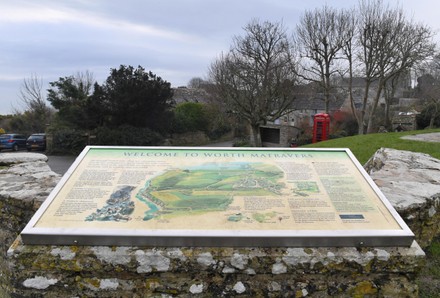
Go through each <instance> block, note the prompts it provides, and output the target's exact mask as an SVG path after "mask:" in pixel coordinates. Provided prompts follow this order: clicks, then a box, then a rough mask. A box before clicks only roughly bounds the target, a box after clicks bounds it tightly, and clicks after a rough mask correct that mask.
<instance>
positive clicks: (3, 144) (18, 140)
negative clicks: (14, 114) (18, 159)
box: [0, 133, 26, 151]
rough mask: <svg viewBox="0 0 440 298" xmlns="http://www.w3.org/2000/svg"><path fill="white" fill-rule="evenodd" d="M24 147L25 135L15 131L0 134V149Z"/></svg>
mask: <svg viewBox="0 0 440 298" xmlns="http://www.w3.org/2000/svg"><path fill="white" fill-rule="evenodd" d="M21 148H23V149H24V148H26V137H25V136H24V135H21V134H17V133H5V134H2V135H0V151H1V150H4V149H12V150H13V151H17V150H18V149H21Z"/></svg>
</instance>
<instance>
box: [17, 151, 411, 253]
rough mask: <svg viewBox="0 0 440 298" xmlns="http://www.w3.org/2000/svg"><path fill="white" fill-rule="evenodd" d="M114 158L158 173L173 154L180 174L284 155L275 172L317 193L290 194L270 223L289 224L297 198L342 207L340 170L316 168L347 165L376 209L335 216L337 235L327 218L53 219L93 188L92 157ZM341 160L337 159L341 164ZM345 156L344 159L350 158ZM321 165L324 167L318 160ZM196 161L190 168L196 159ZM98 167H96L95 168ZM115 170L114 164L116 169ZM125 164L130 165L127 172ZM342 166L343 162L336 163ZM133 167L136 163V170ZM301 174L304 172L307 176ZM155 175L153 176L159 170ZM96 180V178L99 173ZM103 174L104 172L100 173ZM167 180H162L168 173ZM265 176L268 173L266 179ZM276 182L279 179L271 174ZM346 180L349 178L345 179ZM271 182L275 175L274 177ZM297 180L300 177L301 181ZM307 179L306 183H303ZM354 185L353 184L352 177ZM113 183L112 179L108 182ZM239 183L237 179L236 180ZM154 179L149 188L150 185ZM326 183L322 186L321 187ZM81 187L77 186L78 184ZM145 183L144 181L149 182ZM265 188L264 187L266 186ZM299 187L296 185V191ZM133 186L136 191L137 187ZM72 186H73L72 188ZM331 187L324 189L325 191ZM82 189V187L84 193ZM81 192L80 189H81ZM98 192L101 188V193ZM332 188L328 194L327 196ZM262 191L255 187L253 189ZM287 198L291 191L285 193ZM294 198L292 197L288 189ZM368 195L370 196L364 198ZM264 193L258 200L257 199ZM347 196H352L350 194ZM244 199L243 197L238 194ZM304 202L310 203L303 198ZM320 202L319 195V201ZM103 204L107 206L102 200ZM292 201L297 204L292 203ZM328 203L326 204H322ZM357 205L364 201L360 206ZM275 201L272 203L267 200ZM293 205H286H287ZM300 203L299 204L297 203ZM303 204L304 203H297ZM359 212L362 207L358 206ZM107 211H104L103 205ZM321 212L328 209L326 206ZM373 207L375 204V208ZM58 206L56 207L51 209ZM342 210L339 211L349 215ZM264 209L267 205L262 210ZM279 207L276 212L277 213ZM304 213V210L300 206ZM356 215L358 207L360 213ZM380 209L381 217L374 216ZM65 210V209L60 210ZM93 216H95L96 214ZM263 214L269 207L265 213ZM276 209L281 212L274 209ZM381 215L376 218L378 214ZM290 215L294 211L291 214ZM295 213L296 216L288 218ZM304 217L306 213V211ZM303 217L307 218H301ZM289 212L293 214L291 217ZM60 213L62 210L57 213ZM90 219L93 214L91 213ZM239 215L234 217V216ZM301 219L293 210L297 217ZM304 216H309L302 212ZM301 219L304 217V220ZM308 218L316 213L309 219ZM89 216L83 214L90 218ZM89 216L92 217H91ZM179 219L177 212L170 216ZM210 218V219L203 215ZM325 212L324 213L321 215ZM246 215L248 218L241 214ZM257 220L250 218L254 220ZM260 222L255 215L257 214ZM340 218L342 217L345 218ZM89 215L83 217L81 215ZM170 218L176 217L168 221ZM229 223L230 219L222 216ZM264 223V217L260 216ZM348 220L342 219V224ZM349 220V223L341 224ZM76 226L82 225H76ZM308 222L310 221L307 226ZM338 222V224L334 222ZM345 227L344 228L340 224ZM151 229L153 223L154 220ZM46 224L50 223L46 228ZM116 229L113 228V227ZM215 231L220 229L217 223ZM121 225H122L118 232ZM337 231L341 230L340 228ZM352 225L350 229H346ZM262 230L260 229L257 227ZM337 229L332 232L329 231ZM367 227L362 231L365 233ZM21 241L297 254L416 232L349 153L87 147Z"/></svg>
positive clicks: (383, 242)
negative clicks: (243, 221)
mask: <svg viewBox="0 0 440 298" xmlns="http://www.w3.org/2000/svg"><path fill="white" fill-rule="evenodd" d="M112 152H129V153H130V154H132V153H135V155H130V154H129V156H128V157H127V156H125V157H121V158H120V159H118V160H116V161H115V160H114V159H112V158H109V159H108V160H106V159H107V157H104V158H101V159H99V161H98V162H97V163H103V160H105V162H106V164H107V166H110V167H111V166H112V165H111V164H115V162H117V161H121V164H122V165H119V168H118V171H120V172H121V173H124V171H126V170H130V169H129V168H128V167H129V166H130V162H128V161H129V160H130V159H131V158H133V156H136V158H137V157H139V156H142V161H143V162H146V164H144V165H146V166H144V167H143V165H142V164H140V165H139V164H136V167H138V168H137V169H143V170H148V169H146V167H147V168H148V162H150V161H149V160H150V159H153V160H155V162H153V163H150V164H151V167H154V166H156V167H157V164H159V163H160V162H158V161H157V159H155V156H156V157H157V156H158V155H160V154H163V155H165V156H172V154H171V152H172V153H173V154H174V156H177V155H179V156H180V158H176V159H175V160H173V162H172V164H173V168H179V161H181V162H183V163H186V165H185V166H182V167H180V168H181V169H183V168H188V167H190V165H193V164H199V163H203V162H198V161H199V157H200V155H201V154H200V153H205V155H209V156H212V157H213V159H214V160H215V161H218V160H220V161H221V160H222V158H218V156H228V157H229V156H235V157H237V158H235V159H233V160H234V161H233V163H234V162H237V161H238V162H241V160H242V159H246V158H242V157H245V156H247V155H246V154H250V155H252V156H256V158H257V157H258V162H259V163H261V162H263V163H264V162H267V163H268V164H271V163H273V158H274V156H275V157H276V156H282V157H283V159H282V160H281V161H276V162H275V163H276V167H283V171H284V174H283V175H284V178H283V179H284V180H286V179H287V178H286V177H285V176H286V171H291V174H292V177H293V178H292V177H291V178H289V179H290V180H289V179H287V182H288V183H287V184H288V186H289V187H290V188H292V185H294V183H295V181H296V180H295V179H297V180H298V179H299V180H307V179H309V180H310V181H309V182H310V183H309V184H310V185H309V186H312V187H311V188H312V189H311V190H310V189H309V190H307V189H305V190H304V192H307V191H310V192H311V193H309V194H307V193H305V194H304V193H301V192H298V191H297V193H299V195H297V194H296V193H295V194H294V195H291V196H292V198H293V199H291V201H289V203H285V204H284V207H283V208H282V209H277V212H266V213H265V214H266V215H267V214H269V215H267V216H268V218H269V217H270V216H272V217H273V216H275V215H274V214H277V215H279V214H282V215H283V216H284V218H286V220H287V222H289V220H290V222H291V221H292V220H296V219H294V217H295V214H297V216H299V217H301V215H299V213H292V214H290V215H289V214H288V213H289V212H290V211H292V210H294V209H295V207H292V206H290V207H286V206H285V205H289V204H294V205H295V204H296V203H295V202H296V201H295V200H296V199H294V197H298V200H300V201H301V202H307V198H308V197H314V196H318V193H324V195H321V196H324V197H325V198H326V199H325V200H327V201H329V202H330V203H328V202H327V203H325V204H327V205H326V206H327V207H328V208H327V207H326V208H327V209H329V208H330V209H332V208H333V209H334V208H336V207H334V206H333V207H332V206H330V205H331V204H333V203H335V204H339V203H338V194H336V197H334V198H336V199H335V200H334V202H333V201H332V200H329V198H328V197H329V194H328V193H329V192H332V191H333V188H332V187H333V186H331V185H328V184H329V182H328V181H330V183H331V182H332V180H331V179H330V180H328V181H327V182H325V183H327V184H325V183H324V182H322V181H321V180H323V179H321V177H322V176H326V175H329V176H330V177H339V176H341V175H340V174H338V171H337V169H335V172H332V173H330V172H329V171H328V169H331V167H329V168H327V172H325V171H323V173H324V174H326V175H323V173H320V174H319V175H318V176H316V175H317V174H316V171H318V172H319V171H320V170H318V169H319V167H316V168H315V169H314V168H313V167H314V166H316V165H323V166H324V167H328V166H329V165H328V163H327V161H329V162H333V163H335V162H334V161H335V160H340V163H341V167H342V168H344V167H345V168H347V169H349V171H351V172H350V173H351V175H359V177H360V178H359V177H358V178H357V179H356V180H355V182H356V183H357V184H360V185H361V186H360V187H361V188H362V191H361V192H360V196H361V199H363V200H371V202H373V203H372V204H370V203H371V202H370V203H368V204H369V205H370V207H368V208H367V207H366V208H365V210H364V212H361V211H359V210H357V211H354V212H347V211H344V212H339V211H334V213H335V215H336V217H334V221H338V223H335V225H336V228H334V227H333V228H328V227H327V226H329V225H328V223H327V222H326V220H325V218H324V220H322V222H321V219H320V220H317V221H316V222H314V220H311V223H305V224H304V223H298V224H293V225H289V226H287V227H286V226H284V225H283V226H282V228H281V229H280V228H271V225H273V226H276V227H280V225H276V224H274V222H276V220H273V221H272V222H271V219H270V218H269V219H268V220H266V219H267V218H266V217H264V216H266V215H264V216H263V217H262V219H261V218H260V221H262V222H263V223H261V222H257V221H255V220H253V219H252V218H251V216H250V215H249V217H247V218H248V219H247V221H248V222H251V223H249V225H250V226H251V228H249V225H243V227H241V226H240V224H237V227H236V228H230V223H229V222H228V226H226V227H223V226H215V228H212V227H209V224H208V226H204V224H203V223H201V224H200V225H201V226H202V227H200V225H199V226H194V224H193V226H189V227H188V226H185V222H187V221H191V220H193V219H194V220H196V218H197V216H200V214H190V215H188V216H186V215H184V214H183V215H182V214H180V213H179V214H178V215H175V216H171V220H174V219H175V218H180V219H179V220H181V221H180V223H181V225H180V226H178V227H177V228H176V226H175V225H174V226H171V228H167V227H166V224H165V228H161V225H160V224H158V223H156V224H155V225H154V226H153V227H148V225H147V227H146V228H144V227H143V222H142V221H140V222H139V223H138V224H137V225H136V226H135V227H134V228H133V226H131V227H128V228H127V227H126V225H125V223H122V222H121V223H119V222H117V221H118V220H108V221H99V222H98V221H96V222H93V220H92V222H87V223H86V222H85V220H84V219H83V218H84V217H83V218H82V219H79V220H78V221H77V222H78V226H76V224H75V223H73V225H72V223H70V224H65V223H66V220H67V219H66V218H68V217H69V216H67V215H65V216H60V214H58V215H57V216H54V215H53V214H54V212H53V211H50V210H51V208H52V209H53V208H54V207H53V206H52V205H55V204H58V205H60V204H62V202H63V201H65V200H67V199H66V197H67V196H66V193H67V194H69V195H70V193H71V192H72V189H73V188H74V185H78V180H81V179H82V180H81V181H86V182H84V183H87V177H86V178H85V179H83V178H81V179H80V178H79V177H81V174H84V172H85V171H86V170H90V167H91V166H90V165H92V164H93V162H94V161H96V160H95V159H98V157H91V155H95V156H100V154H101V153H102V154H104V153H105V154H107V153H110V154H112ZM291 156H294V157H297V156H307V158H309V159H308V160H307V161H305V163H304V164H294V163H293V164H292V165H293V167H297V168H296V170H295V169H294V170H286V171H285V170H284V167H285V166H286V164H289V163H290V160H291V159H292V158H290V157H291ZM336 156H337V158H336ZM344 156H345V157H344ZM316 158H318V159H319V160H318V161H317V159H316ZM189 159H191V161H190V160H189ZM91 162H92V163H91ZM223 162H224V163H226V164H227V163H228V159H226V160H223ZM109 164H110V165H109ZM124 164H125V166H126V167H125V166H124ZM307 164H313V166H312V167H311V170H310V172H313V173H315V174H314V175H315V178H314V179H313V178H312V179H311V178H307V177H306V178H304V177H296V176H295V175H296V174H297V173H296V172H297V171H298V169H300V168H298V167H300V166H302V167H304V166H305V165H307ZM335 164H336V165H338V163H337V161H336V163H335ZM132 165H133V164H132ZM159 169H162V170H163V169H165V170H168V168H167V166H165V167H162V168H161V167H159ZM300 171H302V170H301V169H300ZM153 172H154V171H153ZM153 172H152V173H150V174H151V177H149V178H148V179H147V178H146V179H147V180H149V179H150V180H151V179H153V178H154V177H158V176H160V175H161V173H157V172H154V173H153ZM95 174H96V172H95ZM98 174H99V173H98ZM162 174H163V173H162ZM263 175H264V173H263ZM270 175H272V174H270ZM342 176H346V175H342ZM268 177H269V176H268ZM295 177H296V178H295ZM316 177H319V179H316ZM300 178H301V179H300ZM346 178H347V177H346ZM109 179H110V178H109ZM237 179H238V178H237ZM252 179H260V178H252ZM263 179H265V180H270V179H271V178H267V177H263ZM150 180H149V181H150ZM318 180H319V181H318ZM347 181H348V182H343V183H345V185H344V186H342V187H341V188H339V189H337V190H336V193H337V192H341V191H342V192H344V191H346V190H344V189H346V188H349V187H350V185H349V184H350V181H351V180H347ZM75 183H76V184H75ZM143 183H144V181H143ZM261 183H262V182H261ZM292 183H293V184H292ZM109 184H111V186H112V187H114V185H113V184H114V182H111V183H110V182H109ZM134 184H137V182H136V183H134ZM72 185H73V186H72ZM315 185H318V186H319V187H317V188H318V189H319V190H316V188H314V186H315ZM323 185H324V187H323ZM77 188H78V187H77ZM79 188H81V186H80V187H79ZM96 188H97V189H99V186H98V187H96ZM323 188H325V189H323ZM254 189H255V187H254ZM254 189H246V191H247V192H249V193H251V195H249V196H248V197H249V199H248V201H251V202H252V198H255V197H256V196H258V194H259V193H257V191H260V190H255V191H254ZM263 191H264V192H265V194H266V193H267V189H264V190H262V192H263ZM283 191H284V190H283ZM289 191H290V190H289ZM364 192H366V194H364ZM255 193H257V195H256V194H255ZM347 194H348V193H347ZM237 196H238V195H237ZM302 196H303V197H305V199H304V198H302ZM104 197H105V198H108V193H107V194H105V195H104ZM266 197H267V194H266V195H265V198H266ZM279 197H280V198H282V199H285V198H284V197H285V195H283V194H280V195H279ZM318 197H319V196H318ZM102 200H104V199H101V201H102ZM292 200H293V201H292ZM323 200H324V199H323ZM345 200H346V201H347V200H350V198H345ZM356 200H357V199H356ZM265 202H266V203H267V202H270V197H269V199H268V200H267V201H265ZM286 202H287V201H286ZM290 202H294V203H290ZM298 202H299V201H298ZM353 203H354V205H356V204H357V203H356V201H355V202H353ZM101 205H102V204H101ZM321 205H322V203H321ZM371 205H374V206H373V207H371ZM51 206H52V207H51ZM341 206H342V207H338V208H342V209H343V208H344V207H343V205H341ZM260 207H261V206H260ZM274 208H275V207H274ZM298 208H300V209H301V208H302V207H298ZM353 208H354V209H353V210H355V209H356V207H353ZM375 208H377V210H376V209H375ZM58 209H60V208H58ZM92 209H93V210H92ZM100 209H102V206H99V207H98V208H90V212H92V211H96V210H100ZM263 209H264V208H263ZM267 209H268V210H269V211H270V210H271V209H273V208H272V206H268V207H267ZM275 209H276V208H275ZM373 209H374V212H373V211H371V210H373ZM268 210H262V209H261V208H260V209H258V210H257V211H262V212H263V211H268ZM286 210H287V211H286ZM289 210H290V211H289ZM301 210H303V209H301ZM301 210H300V211H301ZM240 211H246V212H248V213H249V212H250V211H249V210H240ZM285 211H286V212H285ZM57 212H58V211H57ZM90 212H88V213H89V214H90ZM232 212H233V211H230V213H232ZM292 212H294V211H292ZM301 212H302V211H301ZM301 212H300V213H301ZM304 212H306V214H311V217H313V215H312V213H316V210H314V209H313V208H310V210H305V211H304ZM307 212H309V213H307ZM369 212H373V213H374V216H375V218H378V219H379V220H381V219H382V217H383V218H384V222H388V223H389V226H388V225H386V226H385V227H384V226H383V225H381V226H377V225H375V224H374V223H373V222H368V220H364V214H367V215H366V216H365V217H368V213H369ZM83 213H84V212H83ZM86 213H87V212H86ZM171 213H172V212H171ZM202 213H203V212H202ZM206 213H207V214H209V216H211V217H213V218H214V217H215V215H216V214H217V213H216V212H213V211H212V210H209V211H207V212H206ZM318 213H319V212H318ZM239 214H241V213H239ZM249 214H250V213H249ZM254 215H255V214H254ZM338 215H339V217H338ZM81 216H83V215H81ZM164 216H165V217H166V216H169V215H166V214H165V215H164ZM222 216H223V215H222ZM259 216H260V217H261V216H262V215H261V214H259ZM342 216H343V217H342ZM279 218H280V219H279V221H280V222H281V216H280V217H279ZM342 218H344V220H345V221H344V220H342ZM75 220H77V219H75ZM152 221H158V220H157V218H154V219H153V220H152ZM265 221H268V222H269V223H265ZM305 221H307V219H305ZM330 221H331V220H330ZM340 221H342V222H343V223H340ZM359 221H360V222H361V224H358V222H359ZM150 222H151V221H150ZM42 223H44V224H42ZM110 223H111V224H110ZM214 224H215V223H214ZM253 224H255V227H256V228H252V225H253ZM106 225H109V227H106ZM119 225H120V226H119ZM309 225H310V226H312V228H310V229H309V228H307V227H308V226H309ZM338 225H339V227H340V228H338ZM345 225H348V226H349V227H348V228H347V227H346V226H345ZM352 225H353V226H354V228H350V226H352ZM260 226H261V227H263V228H261V229H260V228H258V227H260ZM330 227H331V225H330ZM359 227H361V228H359ZM21 237H22V240H23V242H24V244H29V245H119V246H212V247H218V246H228V247H253V246H263V247H276V246H290V247H341V246H355V247H362V246H410V245H411V243H412V242H413V241H414V234H413V232H412V231H411V230H410V229H409V227H408V226H407V225H406V223H405V222H404V221H403V220H402V218H401V217H400V216H399V214H398V213H397V212H396V210H395V209H394V208H393V207H392V205H391V204H390V203H389V201H388V200H387V199H386V198H385V196H384V195H383V193H382V192H381V191H380V190H379V188H378V187H377V186H376V184H375V183H374V182H373V180H372V179H371V178H370V177H369V175H368V174H367V173H366V172H365V170H364V169H363V167H362V166H361V165H360V164H359V162H358V161H357V160H356V158H355V157H354V155H353V154H352V153H351V151H350V150H349V149H346V148H334V149H314V148H307V149H303V148H230V147H228V148H223V147H217V148H214V147H210V148H204V147H115V146H88V147H86V148H85V149H84V150H83V152H82V153H81V154H80V155H79V156H78V158H77V159H76V160H75V162H74V163H73V164H72V166H71V167H70V168H69V170H68V171H67V172H66V174H65V175H64V176H63V177H62V179H61V180H60V182H59V183H58V184H57V186H56V187H55V188H54V189H53V191H52V192H51V193H50V195H49V196H48V198H47V199H46V200H45V201H44V202H43V204H42V205H41V207H40V208H39V210H38V211H37V212H36V213H35V215H34V216H33V217H32V219H31V220H30V221H29V223H28V224H27V226H26V227H25V228H24V230H23V231H22V232H21Z"/></svg>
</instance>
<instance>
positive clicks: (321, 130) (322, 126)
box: [312, 113, 330, 143]
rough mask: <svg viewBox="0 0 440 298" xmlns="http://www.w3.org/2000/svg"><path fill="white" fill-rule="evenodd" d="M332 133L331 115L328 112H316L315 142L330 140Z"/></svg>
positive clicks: (314, 123) (314, 119)
mask: <svg viewBox="0 0 440 298" xmlns="http://www.w3.org/2000/svg"><path fill="white" fill-rule="evenodd" d="M329 133H330V116H329V115H328V114H323V113H320V114H316V115H315V116H314V117H313V140H312V142H313V143H316V142H321V141H325V140H328V136H329Z"/></svg>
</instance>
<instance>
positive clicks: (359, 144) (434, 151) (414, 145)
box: [302, 129, 440, 164]
mask: <svg viewBox="0 0 440 298" xmlns="http://www.w3.org/2000/svg"><path fill="white" fill-rule="evenodd" d="M432 132H440V129H430V130H414V131H405V132H388V133H375V134H368V135H359V136H352V137H346V138H340V139H333V140H328V141H324V142H319V143H316V144H309V145H305V146H302V148H303V147H305V148H349V149H350V150H351V151H352V152H353V154H354V155H355V156H356V158H357V159H358V161H359V162H360V163H361V164H365V163H366V162H367V161H368V159H369V158H370V157H371V156H372V155H373V154H374V153H375V152H376V151H377V150H378V149H380V148H382V147H386V148H393V149H397V150H407V151H413V152H421V153H426V154H429V155H431V156H432V157H434V158H437V159H440V143H435V142H421V141H412V140H405V139H402V137H403V136H407V135H415V134H422V133H423V134H424V133H432Z"/></svg>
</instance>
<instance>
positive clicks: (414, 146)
mask: <svg viewBox="0 0 440 298" xmlns="http://www.w3.org/2000/svg"><path fill="white" fill-rule="evenodd" d="M431 132H439V133H440V129H434V130H423V131H410V132H399V133H397V132H391V133H378V134H369V135H362V136H353V137H346V138H341V139H334V140H329V141H325V142H320V143H317V144H312V145H307V146H304V147H314V148H350V150H351V151H352V152H353V154H354V155H355V156H356V158H357V159H358V160H359V162H360V163H361V164H365V163H366V162H367V161H368V159H369V158H370V157H371V156H372V155H373V154H374V153H375V152H376V151H377V150H378V149H379V148H381V147H386V148H394V149H398V150H407V151H413V152H421V153H426V154H429V155H431V156H432V157H435V158H437V159H440V143H435V142H421V141H411V140H404V139H401V137H402V136H406V135H415V134H422V133H431ZM425 253H426V256H427V262H426V266H425V268H423V270H422V272H421V274H420V276H419V278H418V280H417V283H418V285H419V291H420V293H419V294H420V297H423V298H424V297H426V298H428V297H429V298H432V297H440V239H435V240H434V241H433V242H432V243H431V245H430V246H429V247H428V248H427V249H426V250H425Z"/></svg>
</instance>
